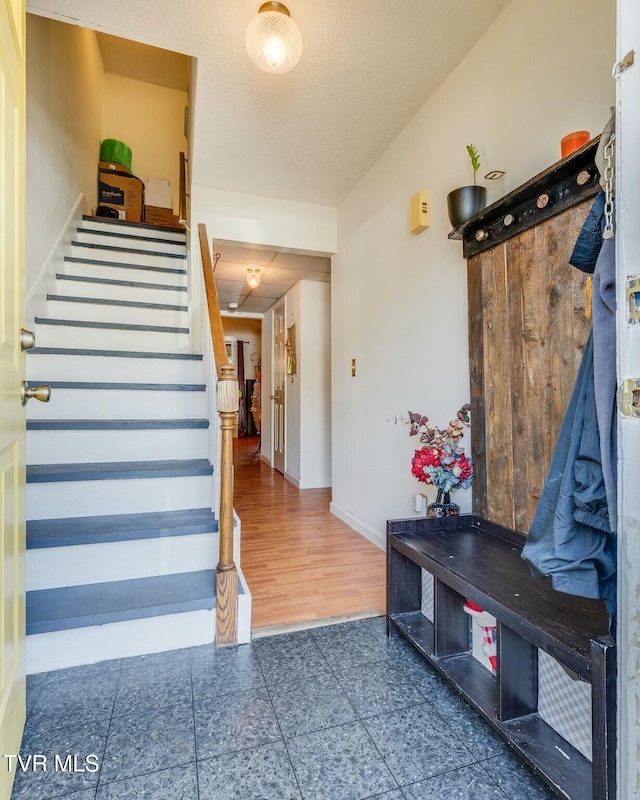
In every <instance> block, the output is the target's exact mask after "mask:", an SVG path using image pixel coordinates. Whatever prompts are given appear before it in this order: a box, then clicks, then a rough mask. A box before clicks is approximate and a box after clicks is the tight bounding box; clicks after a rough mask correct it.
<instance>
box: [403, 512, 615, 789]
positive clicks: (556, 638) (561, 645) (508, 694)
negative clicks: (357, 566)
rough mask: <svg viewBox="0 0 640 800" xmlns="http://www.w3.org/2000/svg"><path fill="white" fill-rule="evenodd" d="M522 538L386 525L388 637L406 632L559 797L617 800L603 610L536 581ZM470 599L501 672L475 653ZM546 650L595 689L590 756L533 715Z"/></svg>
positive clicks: (489, 527) (419, 523) (481, 524)
mask: <svg viewBox="0 0 640 800" xmlns="http://www.w3.org/2000/svg"><path fill="white" fill-rule="evenodd" d="M523 541H524V539H523V537H521V536H520V535H519V534H516V533H514V532H513V531H511V530H509V529H507V528H502V527H501V526H498V525H494V524H492V523H489V522H487V521H486V520H483V519H482V518H479V517H476V516H471V515H463V516H460V517H453V518H448V519H444V520H437V519H435V520H432V519H424V518H423V519H411V520H392V521H390V522H388V523H387V558H388V590H387V598H388V608H387V625H388V633H389V636H397V635H398V634H401V635H403V636H405V637H406V638H407V639H408V640H409V641H410V642H411V643H412V644H413V645H414V646H415V647H416V649H417V650H418V651H419V652H420V653H421V654H422V655H423V656H424V657H425V658H426V659H427V660H428V661H429V663H431V664H432V665H433V666H434V667H435V668H436V669H437V670H438V671H439V672H440V673H441V674H442V675H443V676H444V677H445V678H446V679H447V680H448V681H449V682H450V683H451V684H452V685H453V686H454V687H455V688H456V689H457V690H458V691H459V692H460V694H461V695H462V696H463V697H464V699H465V700H466V701H467V702H468V703H469V704H470V705H471V706H472V707H473V708H474V709H475V710H476V711H477V712H478V713H479V714H481V715H482V717H483V718H484V719H485V720H486V721H487V722H488V723H489V724H490V725H491V726H492V727H493V729H494V730H496V731H497V732H498V733H499V734H500V735H501V736H502V737H503V738H504V739H505V740H506V741H507V742H508V743H509V744H510V745H511V747H512V748H513V749H514V750H515V751H516V752H517V753H518V754H519V755H520V756H521V757H522V758H523V759H524V761H526V762H527V763H528V764H529V766H530V767H531V768H532V769H533V770H534V771H535V772H536V773H537V774H538V775H539V776H540V777H541V778H542V779H543V780H544V781H545V782H546V783H547V784H548V785H549V786H550V787H551V788H552V789H553V790H554V792H555V793H556V794H557V795H558V796H559V797H564V798H567V800H613V798H614V797H615V785H614V784H615V769H614V768H613V767H614V756H615V740H614V731H615V648H614V646H613V642H612V640H611V639H610V637H609V634H608V632H607V628H608V619H607V615H606V612H605V610H604V607H603V606H602V604H601V603H600V602H599V601H592V600H584V599H583V598H577V597H571V596H569V595H565V594H561V593H559V592H555V591H554V590H553V589H552V588H551V585H550V583H549V581H548V580H546V579H539V578H536V579H534V578H532V577H531V575H530V574H529V570H528V567H527V566H526V564H525V563H524V562H523V561H522V559H521V558H520V553H521V550H522V544H523ZM421 569H426V570H427V571H428V572H430V573H431V574H432V575H433V576H434V605H435V621H434V622H431V621H430V620H429V619H427V618H426V617H425V616H424V615H423V614H422V613H421V610H420V608H421V573H420V570H421ZM467 597H468V598H470V599H471V600H473V601H474V602H476V603H478V604H479V605H481V606H482V607H484V608H486V609H487V610H488V611H489V612H490V613H491V614H493V615H494V616H495V617H496V619H497V621H498V675H497V676H494V675H492V674H491V673H490V672H489V671H488V670H487V669H485V667H483V666H482V665H481V664H480V662H479V661H477V659H475V658H474V657H473V655H472V654H471V652H470V640H469V625H470V622H469V618H468V616H467V615H466V614H465V612H464V610H463V605H464V600H465V598H467ZM538 648H540V649H543V650H545V651H546V652H548V653H549V654H550V655H552V656H553V657H554V658H555V659H556V660H557V661H558V662H559V663H560V664H562V665H563V666H564V667H566V668H568V669H570V670H572V671H574V672H575V673H576V674H577V675H579V676H580V678H581V679H582V680H585V681H587V682H589V683H590V684H591V696H592V714H593V724H592V735H593V762H592V763H590V762H589V761H588V760H587V759H586V758H585V757H584V756H583V755H582V754H581V753H580V752H578V751H577V750H576V749H575V748H574V747H572V746H571V745H570V744H569V743H568V742H567V741H566V740H565V739H564V738H563V737H562V736H560V735H559V734H558V733H557V732H556V731H555V730H554V729H553V728H551V727H550V726H549V725H548V724H547V723H546V722H544V720H542V719H541V718H540V716H539V715H538V714H537V702H538V700H537V692H538V674H537V669H538V658H537V651H538Z"/></svg>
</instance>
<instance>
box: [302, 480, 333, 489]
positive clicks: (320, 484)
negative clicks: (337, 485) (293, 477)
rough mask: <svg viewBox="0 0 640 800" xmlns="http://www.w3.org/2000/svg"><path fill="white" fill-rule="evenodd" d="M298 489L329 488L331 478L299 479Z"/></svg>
mask: <svg viewBox="0 0 640 800" xmlns="http://www.w3.org/2000/svg"><path fill="white" fill-rule="evenodd" d="M299 484H300V485H299V486H298V489H330V488H331V478H321V479H320V480H313V481H299Z"/></svg>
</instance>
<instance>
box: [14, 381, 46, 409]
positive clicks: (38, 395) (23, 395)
mask: <svg viewBox="0 0 640 800" xmlns="http://www.w3.org/2000/svg"><path fill="white" fill-rule="evenodd" d="M32 397H35V399H36V400H39V401H40V402H41V403H48V402H49V400H51V387H50V386H47V384H46V383H45V384H43V385H42V386H29V384H28V383H27V382H26V381H22V386H21V387H20V400H21V401H22V405H23V406H26V405H27V400H31V398H32Z"/></svg>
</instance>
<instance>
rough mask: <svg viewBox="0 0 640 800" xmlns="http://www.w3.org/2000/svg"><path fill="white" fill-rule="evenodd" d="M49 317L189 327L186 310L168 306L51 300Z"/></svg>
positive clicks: (48, 309) (48, 306)
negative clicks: (154, 306)
mask: <svg viewBox="0 0 640 800" xmlns="http://www.w3.org/2000/svg"><path fill="white" fill-rule="evenodd" d="M46 313H47V317H49V318H51V319H75V320H83V321H85V320H91V321H93V322H122V323H133V324H135V325H166V326H171V327H173V328H188V327H189V315H188V313H187V312H186V311H176V310H175V309H166V308H134V307H131V306H112V305H106V304H105V305H103V304H101V303H100V304H98V303H77V302H65V301H63V300H49V301H48V302H47V310H46Z"/></svg>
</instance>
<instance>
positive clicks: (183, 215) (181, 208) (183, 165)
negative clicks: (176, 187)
mask: <svg viewBox="0 0 640 800" xmlns="http://www.w3.org/2000/svg"><path fill="white" fill-rule="evenodd" d="M178 219H179V220H184V222H187V157H186V156H185V154H184V153H180V194H179V196H178Z"/></svg>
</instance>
